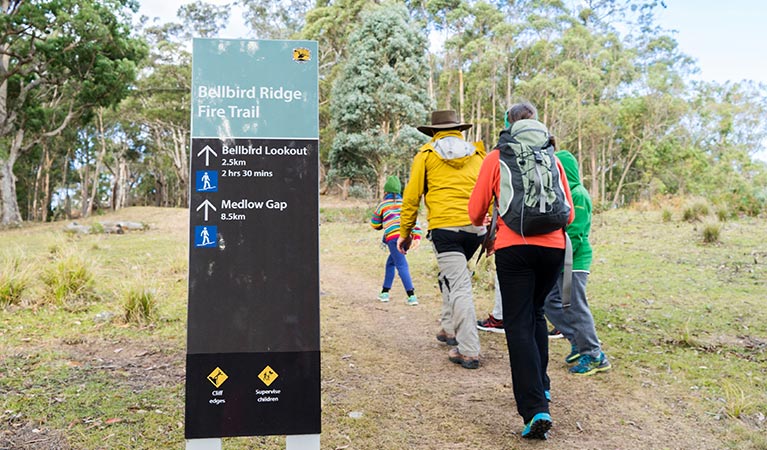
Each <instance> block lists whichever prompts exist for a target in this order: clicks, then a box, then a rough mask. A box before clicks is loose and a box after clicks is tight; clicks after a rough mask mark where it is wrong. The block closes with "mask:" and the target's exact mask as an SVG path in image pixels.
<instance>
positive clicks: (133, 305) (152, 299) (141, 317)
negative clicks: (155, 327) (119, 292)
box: [123, 287, 157, 325]
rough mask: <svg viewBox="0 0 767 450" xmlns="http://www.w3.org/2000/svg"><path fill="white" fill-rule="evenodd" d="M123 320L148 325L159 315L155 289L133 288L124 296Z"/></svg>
mask: <svg viewBox="0 0 767 450" xmlns="http://www.w3.org/2000/svg"><path fill="white" fill-rule="evenodd" d="M124 297H125V300H124V301H123V318H124V319H125V321H126V322H128V323H136V324H138V325H146V324H148V323H151V322H152V321H153V320H154V319H155V317H156V315H157V292H156V291H155V290H154V289H147V288H137V287H132V288H129V289H128V290H127V292H126V293H125V294H124Z"/></svg>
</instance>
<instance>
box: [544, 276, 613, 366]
mask: <svg viewBox="0 0 767 450" xmlns="http://www.w3.org/2000/svg"><path fill="white" fill-rule="evenodd" d="M588 277H589V273H588V272H585V271H577V272H576V271H573V285H572V297H571V305H570V307H569V308H562V294H561V289H562V274H559V278H558V279H557V284H556V285H554V288H553V289H552V290H551V292H550V293H549V295H548V297H546V302H545V303H544V311H545V312H546V317H547V318H548V319H549V322H551V324H552V325H554V327H555V328H556V329H557V330H559V331H560V332H562V335H563V336H564V337H566V338H567V340H568V341H570V343H571V344H573V345H575V347H576V348H577V349H578V352H579V353H580V354H581V355H590V356H593V357H594V358H598V357H599V355H600V354H601V353H602V347H601V345H600V344H599V338H598V337H597V330H596V328H595V327H594V317H593V316H592V315H591V309H590V308H589V303H588V301H587V300H586V282H587V281H588Z"/></svg>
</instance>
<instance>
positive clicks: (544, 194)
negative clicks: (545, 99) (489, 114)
mask: <svg viewBox="0 0 767 450" xmlns="http://www.w3.org/2000/svg"><path fill="white" fill-rule="evenodd" d="M504 133H506V131H504ZM498 149H499V150H500V153H501V154H500V172H501V173H500V175H501V184H500V189H499V191H500V192H499V198H498V209H499V215H500V216H501V218H502V219H503V223H505V224H506V226H508V227H509V228H511V229H512V230H514V231H515V232H517V233H518V234H520V235H522V236H532V235H536V234H545V233H550V232H552V231H554V230H558V229H561V228H564V227H565V226H566V225H567V220H568V218H569V216H570V208H571V206H570V205H569V204H568V202H567V198H566V196H565V190H564V186H563V185H562V181H561V179H560V176H559V170H557V163H556V157H555V156H554V146H553V145H552V141H551V135H550V134H549V131H548V129H546V126H545V125H544V124H542V123H541V122H539V121H537V120H534V119H525V120H519V121H517V122H514V123H513V124H512V125H511V128H510V129H509V130H508V135H507V136H504V135H503V134H502V135H501V141H500V142H499V148H498Z"/></svg>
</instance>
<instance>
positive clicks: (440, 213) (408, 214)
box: [400, 130, 486, 238]
mask: <svg viewBox="0 0 767 450" xmlns="http://www.w3.org/2000/svg"><path fill="white" fill-rule="evenodd" d="M485 155H486V153H485V146H484V144H482V142H474V143H469V142H466V140H465V139H464V137H463V134H462V133H461V132H460V131H457V130H448V131H440V132H437V133H435V134H434V137H432V139H431V141H429V142H427V143H426V144H424V145H423V146H422V147H421V148H420V149H419V150H418V154H416V155H415V158H413V166H412V167H411V169H410V180H409V181H408V183H407V186H405V191H404V192H403V193H402V212H401V215H400V235H401V236H402V237H403V238H407V237H408V236H410V232H411V230H412V229H413V228H414V227H415V224H416V219H417V217H418V208H419V206H420V204H421V197H422V196H423V197H424V203H425V204H426V208H427V209H428V215H427V220H428V222H429V227H428V229H429V230H433V229H435V228H448V227H463V226H467V225H471V219H470V218H469V212H468V205H469V197H470V196H471V191H472V189H474V184H475V182H476V181H477V175H479V168H480V167H481V166H482V160H483V159H485Z"/></svg>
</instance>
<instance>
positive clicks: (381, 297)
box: [378, 292, 389, 303]
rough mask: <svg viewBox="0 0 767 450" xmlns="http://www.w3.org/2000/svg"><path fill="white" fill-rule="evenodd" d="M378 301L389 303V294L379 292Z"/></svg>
mask: <svg viewBox="0 0 767 450" xmlns="http://www.w3.org/2000/svg"><path fill="white" fill-rule="evenodd" d="M378 300H379V301H382V302H384V303H386V302H388V301H389V293H388V292H381V293H380V294H378Z"/></svg>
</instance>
